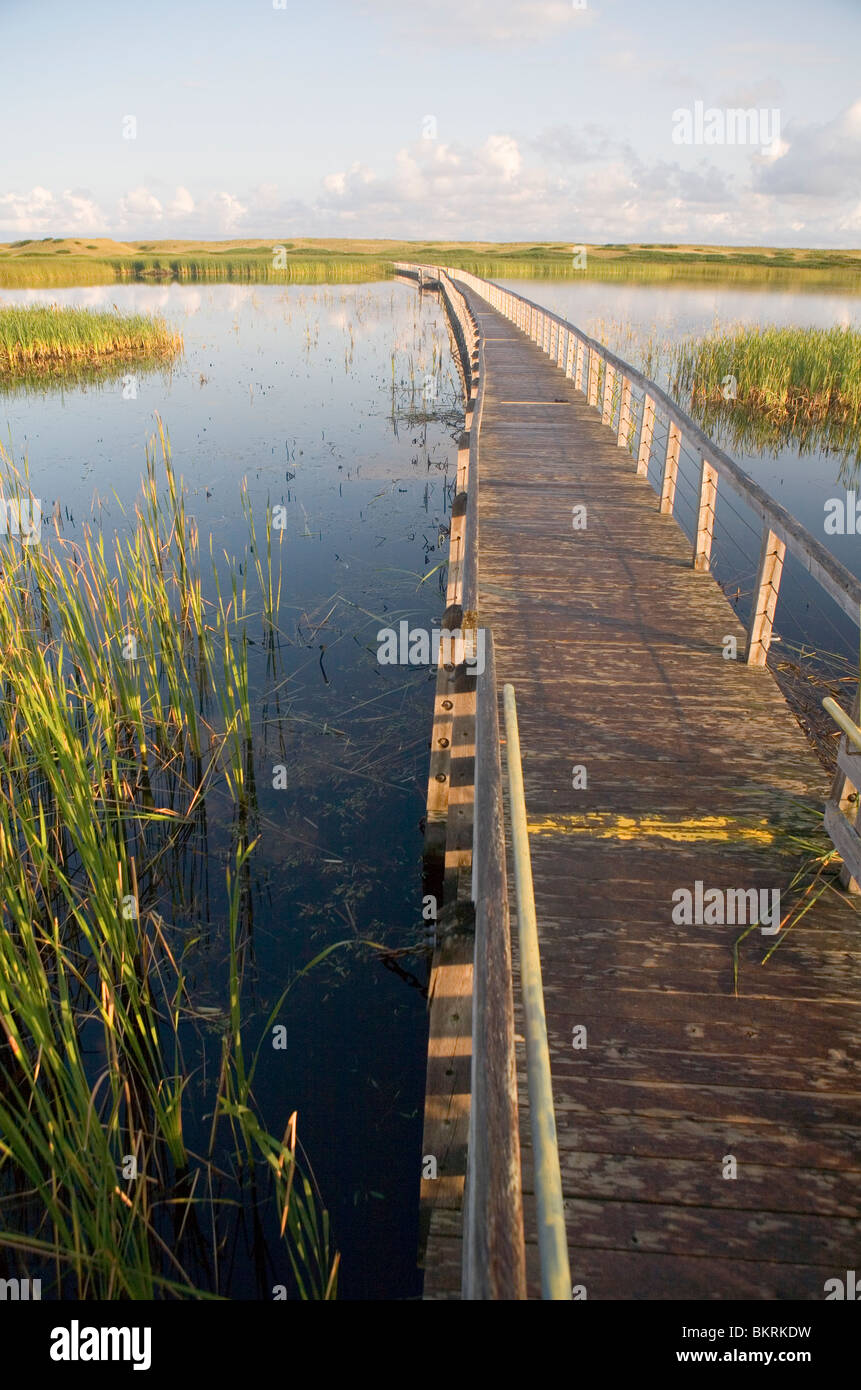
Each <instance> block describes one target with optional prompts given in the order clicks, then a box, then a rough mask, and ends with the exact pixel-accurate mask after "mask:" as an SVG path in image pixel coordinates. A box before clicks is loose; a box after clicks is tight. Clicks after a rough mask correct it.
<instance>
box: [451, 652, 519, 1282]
mask: <svg viewBox="0 0 861 1390" xmlns="http://www.w3.org/2000/svg"><path fill="white" fill-rule="evenodd" d="M485 638H486V641H485V668H484V671H483V673H482V674H481V675H480V676H479V677H478V688H477V691H476V721H475V724H476V728H475V820H474V824H473V842H472V864H473V879H472V882H473V887H472V897H473V902H474V903H475V966H474V973H473V995H472V1086H471V1090H472V1101H471V1108H470V1115H469V1159H468V1169H467V1180H466V1195H465V1210H464V1223H463V1230H464V1240H463V1296H464V1298H469V1299H484V1298H487V1299H522V1298H525V1297H526V1254H525V1246H524V1236H523V1201H522V1196H521V1175H520V1138H519V1131H518V1119H517V1068H516V1059H515V1049H514V995H513V990H512V983H511V929H510V922H509V912H508V883H507V870H506V860H505V830H504V825H503V810H502V767H501V759H500V741H499V712H498V707H497V690H496V662H495V659H494V651H493V635H492V633H491V632H490V631H486V632H485Z"/></svg>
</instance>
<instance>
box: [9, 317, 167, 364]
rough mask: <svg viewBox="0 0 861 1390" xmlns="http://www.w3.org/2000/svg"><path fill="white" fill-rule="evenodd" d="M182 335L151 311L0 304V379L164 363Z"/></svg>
mask: <svg viewBox="0 0 861 1390" xmlns="http://www.w3.org/2000/svg"><path fill="white" fill-rule="evenodd" d="M181 351H182V335H181V334H179V333H176V332H174V330H173V329H172V328H170V327H169V325H168V324H167V323H166V322H165V320H164V319H162V318H158V317H153V316H151V315H149V314H121V313H119V311H117V312H115V313H105V312H97V311H95V310H92V309H73V308H59V307H58V306H57V305H28V306H26V307H18V306H14V307H8V306H7V307H0V381H2V380H3V379H4V378H7V379H8V378H13V379H14V378H17V377H21V376H29V375H32V374H34V373H46V372H50V373H54V372H65V371H67V370H70V369H71V370H73V371H81V370H84V371H86V370H89V369H92V368H97V367H100V366H102V365H103V364H110V365H112V366H113V367H114V368H116V367H117V366H120V367H121V366H122V365H124V364H128V365H131V364H133V363H137V362H153V363H158V362H166V361H170V360H171V359H172V358H174V357H176V356H177V355H178V354H179V353H180V352H181Z"/></svg>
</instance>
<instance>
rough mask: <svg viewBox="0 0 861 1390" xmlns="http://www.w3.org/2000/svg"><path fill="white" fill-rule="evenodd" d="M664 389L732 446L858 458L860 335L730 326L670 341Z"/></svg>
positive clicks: (842, 329) (832, 330)
mask: <svg viewBox="0 0 861 1390" xmlns="http://www.w3.org/2000/svg"><path fill="white" fill-rule="evenodd" d="M672 358H673V360H672V388H673V391H674V393H675V394H676V395H677V396H678V397H679V398H684V397H685V396H687V397H688V398H689V401H690V407H691V410H692V412H693V413H695V415H696V416H697V418H698V419H699V420H700V421H701V422H702V423H703V424H704V425H705V426H706V428H715V427H716V426H720V427H721V431H722V433H723V435H724V437H726V438H728V439H729V441H730V442H731V443H732V444H734V445H735V446H736V447H744V448H750V447H757V448H763V447H773V448H777V447H780V446H781V445H783V444H789V443H793V444H795V445H796V446H798V447H799V448H801V449H803V450H808V449H813V448H815V449H825V450H834V451H839V452H846V451H854V453H855V456H856V457H861V333H859V332H858V330H857V329H854V328H848V327H837V328H795V327H789V328H784V327H775V326H767V327H756V328H748V327H738V328H732V329H723V330H717V331H715V332H714V333H712V334H710V335H708V336H706V337H704V338H698V339H687V340H685V341H684V342H682V343H680V344H677V345H676V347H675V348H674V349H673V354H672Z"/></svg>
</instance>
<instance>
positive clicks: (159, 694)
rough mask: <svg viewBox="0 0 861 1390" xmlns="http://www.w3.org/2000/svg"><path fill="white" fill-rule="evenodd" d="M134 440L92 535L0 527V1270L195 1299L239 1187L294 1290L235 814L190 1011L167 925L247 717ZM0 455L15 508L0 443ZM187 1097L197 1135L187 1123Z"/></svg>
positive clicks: (192, 567)
mask: <svg viewBox="0 0 861 1390" xmlns="http://www.w3.org/2000/svg"><path fill="white" fill-rule="evenodd" d="M158 447H159V455H160V465H161V470H162V472H163V474H164V477H165V479H166V483H167V487H166V492H165V493H163V494H162V493H160V491H159V479H158V471H159V470H158V468H157V462H156V460H157V454H156V441H153V443H152V444H151V446H150V448H149V449H148V452H147V476H146V479H145V480H144V483H143V488H142V494H141V499H140V501H139V503H138V505H137V507H136V508H135V512H134V515H133V516H132V517H130V518H128V523H129V524H128V526H127V527H126V528H125V530H124V531H122V532H121V533H120V534H118V535H117V537H116V538H115V540H114V541H113V543H112V544H110V545H109V544H107V543H106V541H105V538H104V536H103V535H101V534H96V533H93V532H91V531H87V532H85V535H84V538H83V541H82V543H81V544H74V543H71V542H67V541H65V540H64V539H63V538H62V536H61V535H60V533H59V531H58V530H57V531H55V532H54V533H53V534H51V535H48V534H46V531H47V528H44V530H43V534H42V537H41V543H38V542H37V543H27V540H26V539H24V538H22V537H21V536H15V535H11V534H6V535H5V536H2V537H0V652H2V654H3V655H2V659H0V1270H2V1271H3V1272H5V1273H11V1272H12V1269H13V1268H14V1269H17V1270H18V1271H19V1272H20V1273H22V1274H26V1273H27V1272H28V1271H30V1272H32V1270H33V1268H34V1265H35V1266H38V1269H39V1271H40V1274H41V1275H42V1277H43V1280H45V1279H47V1281H48V1288H47V1289H46V1296H54V1297H72V1298H80V1299H116V1298H135V1299H151V1298H154V1297H210V1296H219V1295H220V1293H221V1291H222V1287H223V1279H222V1275H221V1266H220V1262H222V1263H223V1262H224V1251H225V1249H226V1248H227V1247H228V1246H230V1245H231V1244H232V1243H233V1242H235V1238H236V1237H235V1231H236V1222H237V1221H238V1220H240V1219H241V1213H240V1209H241V1207H242V1205H243V1202H244V1203H245V1204H246V1206H247V1202H248V1200H249V1198H248V1194H249V1192H251V1193H252V1194H254V1197H253V1200H254V1221H255V1228H256V1224H257V1223H259V1220H260V1210H259V1209H260V1206H261V1202H262V1201H263V1199H264V1197H265V1200H266V1201H268V1202H270V1203H273V1204H274V1207H273V1226H274V1229H275V1230H276V1231H280V1235H281V1238H282V1240H283V1241H284V1242H285V1243H286V1247H287V1253H288V1256H289V1262H290V1265H291V1266H292V1269H293V1273H294V1277H295V1287H294V1290H293V1291H294V1293H298V1294H299V1296H300V1297H310V1298H331V1297H334V1295H335V1291H336V1282H337V1256H333V1253H332V1250H331V1238H330V1232H329V1226H328V1218H327V1216H326V1213H325V1212H324V1211H322V1210H321V1209H320V1207H319V1204H318V1202H317V1198H316V1196H315V1193H314V1190H313V1188H312V1186H311V1183H310V1182H309V1180H308V1178H307V1177H306V1176H305V1175H304V1174H303V1173H302V1172H300V1171H299V1168H298V1164H297V1156H296V1144H297V1141H296V1117H295V1115H292V1116H290V1117H289V1118H286V1120H285V1130H284V1134H283V1136H282V1137H280V1138H279V1137H277V1136H275V1135H272V1134H270V1133H268V1131H267V1130H266V1129H265V1128H264V1126H263V1125H262V1123H261V1121H260V1118H259V1116H258V1114H257V1111H256V1107H255V1103H254V1097H253V1093H252V1079H253V1067H251V1068H248V1067H247V1066H246V1063H245V1059H244V1043H245V1039H244V1035H245V1033H246V1032H247V1028H248V1025H247V1024H245V1023H244V1021H243V1019H242V1017H241V1009H240V999H241V982H242V969H243V960H244V957H245V948H246V943H245V942H244V940H243V924H242V903H243V892H244V886H243V885H244V883H245V878H244V870H245V866H246V864H247V861H248V858H249V856H250V855H251V854H252V853H253V850H254V841H253V840H250V839H249V838H248V835H247V833H246V830H245V824H246V818H245V817H244V816H243V814H242V813H241V811H240V812H239V813H237V815H236V817H235V834H234V845H235V849H234V853H233V857H232V862H231V864H230V867H229V868H228V870H227V873H226V892H225V898H226V901H227V903H228V907H229V911H228V916H229V922H228V923H227V927H228V931H227V937H228V941H227V948H226V949H227V963H226V979H225V994H226V997H225V1001H224V1006H223V1008H222V1009H221V1010H217V1009H216V1010H214V1009H212V1008H211V1007H210V1008H208V1009H206V1010H204V1009H203V1008H198V1007H196V1005H195V998H194V986H193V979H194V975H195V940H196V938H197V937H199V936H200V935H201V934H202V932H201V931H200V930H199V931H197V932H194V931H192V932H190V933H189V932H188V931H187V930H186V931H182V930H180V929H179V928H178V927H176V926H174V925H173V924H172V923H171V921H170V920H168V917H167V910H168V909H167V906H166V903H167V904H169V903H170V900H171V893H172V892H175V882H176V874H177V866H178V865H179V864H180V863H181V862H182V856H183V854H184V852H185V850H186V848H187V846H189V844H193V843H195V842H196V840H197V842H199V841H200V837H201V830H203V832H204V834H205V825H206V820H205V818H206V813H207V804H208V802H209V801H210V799H211V797H212V795H213V794H214V793H215V792H216V791H219V790H220V791H221V794H222V795H224V789H225V788H226V789H227V793H228V795H229V796H230V797H231V798H232V799H233V800H234V802H237V801H240V802H241V799H242V797H243V795H244V790H245V777H244V774H245V762H244V760H245V757H246V751H247V750H246V742H247V735H248V724H249V712H248V672H247V661H246V645H245V633H244V626H243V621H244V618H243V615H244V602H243V600H242V598H241V595H238V594H237V592H236V585H235V578H234V580H233V582H232V584H231V588H232V591H233V592H232V597H231V600H230V602H228V603H225V602H223V601H220V602H219V603H218V604H216V605H213V604H211V603H209V602H207V601H206V600H205V599H204V595H203V588H202V583H201V578H200V569H199V553H198V534H197V528H196V526H195V524H194V522H193V521H192V520H191V519H190V518H188V517H187V515H186V511H185V492H184V489H183V486H182V484H181V482H180V480H178V479H177V478H176V476H175V474H174V472H173V469H172V466H171V461H170V447H169V441H168V439H167V436H166V434H165V432H164V431H163V430H162V428H161V426H160V425H159V435H158ZM0 471H2V475H3V476H2V486H3V495H4V496H5V497H6V498H7V499H9V498H17V500H18V501H19V503H20V504H21V505H22V506H23V505H24V504H25V502H26V498H27V495H28V493H29V485H28V480H27V478H26V475H23V474H22V473H20V472H18V471H17V470H16V469H15V468H14V466H13V464H12V463H11V461H10V460H9V459H8V457H6V455H5V454H2V451H0ZM29 539H30V541H31V542H32V540H33V537H32V535H31V537H30V538H29ZM225 677H226V678H227V679H226V680H225ZM212 710H216V711H218V712H219V716H220V717H218V718H216V717H215V716H214V715H213V714H212V713H211V711H212ZM204 925H205V924H201V926H202V927H203V926H204ZM212 1014H217V1015H218V1016H219V1020H220V1021H219V1020H216V1022H215V1023H212V1021H211V1020H210V1019H208V1020H207V1021H208V1023H209V1026H214V1027H216V1028H219V1029H220V1030H221V1059H220V1069H219V1070H218V1072H217V1073H215V1074H212V1075H205V1076H204V1077H201V1076H199V1075H198V1074H197V1073H198V1072H199V1071H200V1065H199V1060H200V1054H199V1049H198V1048H197V1047H195V1046H194V1045H193V1042H194V1036H193V1035H194V1030H195V1028H196V1027H198V1026H199V1020H201V1019H202V1018H203V1017H204V1016H205V1015H212ZM190 1042H191V1043H192V1046H191V1047H190V1046H189V1043H190ZM187 1051H188V1052H193V1056H191V1057H190V1056H187V1055H186V1053H187ZM258 1051H259V1049H258ZM204 1071H205V1069H204ZM192 1093H193V1094H194V1096H195V1100H194V1101H192V1100H191V1099H190V1096H191V1094H192ZM201 1094H203V1112H204V1113H205V1114H207V1115H210V1116H211V1129H210V1135H209V1144H208V1147H207V1146H206V1145H205V1144H204V1146H203V1150H202V1151H201V1148H200V1144H199V1143H198V1145H197V1146H196V1147H193V1146H192V1145H191V1144H190V1143H189V1140H188V1138H187V1133H186V1130H187V1128H188V1122H189V1118H190V1115H191V1116H192V1118H194V1119H198V1118H199V1114H198V1113H194V1112H192V1111H191V1107H192V1105H194V1106H195V1109H196V1110H197V1107H199V1105H200V1099H201Z"/></svg>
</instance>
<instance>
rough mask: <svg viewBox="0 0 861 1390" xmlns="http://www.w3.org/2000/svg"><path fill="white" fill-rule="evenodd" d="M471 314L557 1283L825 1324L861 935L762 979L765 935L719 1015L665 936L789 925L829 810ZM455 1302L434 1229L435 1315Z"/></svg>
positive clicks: (705, 607)
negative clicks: (684, 913)
mask: <svg viewBox="0 0 861 1390" xmlns="http://www.w3.org/2000/svg"><path fill="white" fill-rule="evenodd" d="M466 293H467V295H468V297H469V299H470V302H471V304H472V306H473V308H474V310H475V311H476V312H477V313H478V314H479V317H480V322H481V325H482V330H483V333H484V338H485V355H486V378H485V393H486V394H485V403H484V416H483V423H482V429H481V440H480V465H479V479H480V482H479V499H480V506H479V596H480V601H479V617H480V622H481V623H482V624H486V625H489V626H491V627H492V628H493V631H494V637H495V642H496V660H497V673H498V679H499V684H500V686H501V685H502V683H503V682H506V681H510V682H512V683H513V684H514V686H515V688H516V692H517V703H518V713H519V720H520V736H521V742H522V747H523V772H524V779H525V789H526V804H527V812H528V817H529V824H530V834H531V847H532V860H533V872H534V878H535V896H536V907H537V915H538V925H539V933H540V941H541V956H542V968H543V974H544V990H545V998H546V1008H547V1019H548V1029H549V1037H550V1051H551V1064H552V1071H553V1084H554V1094H555V1101H556V1123H557V1128H558V1135H559V1144H560V1155H561V1165H562V1179H563V1190H564V1195H565V1205H566V1214H567V1225H568V1238H569V1251H570V1260H571V1274H572V1281H573V1283H574V1284H576V1285H583V1286H585V1289H586V1293H587V1297H588V1298H590V1299H627V1298H643V1299H662V1298H664V1299H683V1298H694V1299H710V1298H721V1299H727V1298H740V1299H772V1298H780V1299H822V1298H823V1297H824V1291H823V1285H824V1282H825V1280H826V1279H829V1278H833V1277H845V1272H846V1270H847V1269H855V1268H857V1267H858V1258H859V1252H861V1240H859V1221H858V1216H859V1193H861V1143H859V1140H861V1124H859V1087H858V1078H859V1060H861V1038H859V1026H858V1025H859V993H861V991H859V982H861V933H859V918H858V916H857V915H856V913H855V911H854V908H853V907H850V906H849V905H847V904H844V903H843V902H841V901H840V900H839V899H838V898H837V897H836V896H835V895H833V894H828V895H827V897H826V898H825V899H821V900H820V902H819V903H818V904H817V905H816V906H815V907H814V909H813V910H812V911H811V912H809V913H808V915H807V916H806V917H805V918H804V919H803V920H802V921H801V922H800V924H799V925H798V926H796V927H794V928H793V929H792V931H791V932H790V933H789V935H788V936H787V938H786V940H785V943H784V944H783V945H781V947H780V948H779V949H778V951H777V952H776V954H775V955H774V956H773V957H772V959H771V960H770V961H769V962H768V963H767V964H765V965H763V964H761V961H762V957H763V955H764V954H765V950H766V949H768V947H769V946H770V945H772V944H773V940H774V938H773V937H770V936H764V935H762V934H760V932H759V931H758V930H755V931H754V932H752V933H751V934H750V935H749V936H748V938H747V940H746V941H745V942H744V943H743V944H742V946H741V948H740V965H741V970H740V982H739V995H738V997H736V996H735V994H734V987H733V958H732V948H733V943H734V941H735V940H736V938H737V937H738V936H739V934H740V931H741V930H742V929H741V928H737V927H734V926H708V925H691V926H677V925H674V923H673V921H672V911H673V901H672V893H673V890H674V889H677V888H689V889H691V890H693V888H694V884H695V882H696V881H697V880H699V881H701V882H702V883H703V884H704V885H705V887H706V888H712V887H717V888H721V889H729V888H751V887H755V888H768V889H771V888H780V889H781V890H782V892H783V893H784V899H783V906H784V909H785V907H786V906H787V903H788V899H787V897H786V890H787V889H788V885H789V882H790V880H791V878H792V875H793V873H794V872H795V870H796V869H797V868H798V867H799V864H800V862H801V858H802V856H801V855H800V854H799V852H798V850H797V847H795V846H794V845H793V844H792V843H791V842H790V841H789V839H788V836H789V835H791V834H792V833H793V830H794V828H796V827H798V825H799V824H800V821H799V810H798V804H797V803H798V802H799V800H803V799H806V800H807V801H808V802H810V801H813V802H814V803H818V804H819V806H820V808H821V803H822V799H823V797H824V796H825V794H826V791H827V779H826V776H825V773H824V772H823V770H822V768H821V766H820V764H819V763H818V761H817V759H816V758H815V756H814V754H813V753H812V752H811V751H810V749H809V746H808V744H807V742H806V740H805V738H804V736H803V734H802V732H801V730H800V729H799V727H798V725H797V723H796V721H795V719H794V717H793V716H792V714H791V713H790V711H789V708H788V706H787V705H786V703H785V701H784V699H783V696H782V695H781V693H780V691H779V690H778V687H777V685H776V683H775V681H774V679H773V677H772V675H771V674H770V672H769V671H768V670H767V669H756V668H753V667H748V666H746V665H745V664H744V660H743V657H744V651H745V633H744V631H743V629H742V628H741V626H740V624H739V622H738V619H737V617H736V616H735V614H734V612H733V609H732V607H731V606H730V604H729V603H728V602H727V600H726V599H725V597H724V595H723V594H722V592H721V590H720V589H719V587H718V585H717V584H716V583H715V581H714V580H713V579H712V577H711V576H710V575H707V574H698V573H696V572H695V571H694V570H693V568H692V566H691V544H690V542H689V541H688V540H687V539H686V538H685V536H684V535H683V533H682V531H681V529H680V528H679V526H678V524H677V523H676V522H675V521H674V520H673V519H672V518H671V517H667V516H662V515H660V514H659V510H658V499H657V497H656V495H655V493H654V491H653V490H652V488H651V487H650V486H649V484H648V483H647V482H646V481H645V480H642V479H638V478H637V477H636V476H635V467H634V461H633V460H632V458H631V457H630V455H629V454H628V453H627V452H626V451H624V450H622V449H619V448H618V447H617V446H616V442H615V438H614V436H613V434H612V433H611V432H610V430H609V429H607V428H605V427H603V426H602V425H601V421H600V415H599V413H598V412H597V411H595V410H590V409H589V408H588V407H587V405H586V403H585V400H584V398H583V396H582V395H581V394H580V393H579V392H576V391H575V388H574V384H573V382H572V381H570V380H567V379H566V378H565V376H564V375H563V373H562V372H561V371H559V370H558V369H557V368H555V367H554V366H553V365H552V364H551V363H550V361H549V359H548V358H547V357H546V356H545V355H544V354H543V353H542V352H541V351H540V349H539V348H538V347H536V346H534V345H533V344H532V343H531V342H530V341H529V340H528V339H527V338H526V337H525V335H523V334H522V333H520V332H519V331H518V330H517V329H516V328H514V327H513V326H512V325H511V324H510V323H509V322H508V321H507V320H505V319H504V318H503V317H502V316H500V315H499V314H497V313H496V312H494V311H493V310H492V309H490V308H489V306H488V305H487V304H486V302H485V301H484V300H483V299H481V298H480V297H479V296H478V295H476V294H474V293H473V292H472V291H466ZM581 503H585V504H586V506H587V509H588V512H587V515H588V524H587V529H586V530H585V531H582V530H581V531H575V530H574V529H573V528H572V507H573V506H574V505H576V504H581ZM727 634H734V635H735V636H736V637H737V638H738V650H739V656H740V659H739V660H738V661H728V660H725V659H724V657H723V644H724V638H725V636H726V635H727ZM575 764H582V765H584V766H585V768H586V771H587V777H588V786H587V788H586V789H581V790H575V789H574V788H573V787H572V768H573V767H574V765H575ZM512 911H513V893H512ZM512 933H513V934H514V935H515V942H516V926H515V923H514V922H512ZM515 956H516V949H515ZM515 967H516V960H515ZM518 996H519V984H518V982H517V981H516V982H515V997H516V998H518ZM580 1025H585V1027H586V1030H587V1047H586V1048H585V1050H575V1048H574V1047H573V1045H572V1038H573V1030H574V1029H575V1027H578V1026H580ZM518 1031H522V1029H521V1028H520V1024H519V1020H518ZM520 1052H521V1056H520V1059H519V1061H520V1076H519V1090H520V1096H519V1098H520V1106H521V1141H522V1145H523V1155H524V1190H525V1193H526V1194H527V1195H526V1219H527V1242H528V1244H527V1260H528V1264H529V1266H530V1276H531V1290H532V1293H533V1294H534V1293H535V1291H536V1273H537V1271H536V1256H537V1247H536V1237H535V1225H534V1204H533V1202H532V1200H531V1196H530V1193H531V1172H530V1161H531V1156H530V1138H529V1116H528V1105H527V1097H526V1088H525V1070H524V1058H523V1055H522V1052H523V1048H522V1044H520ZM729 1156H732V1157H733V1158H734V1159H735V1161H736V1165H737V1174H738V1175H737V1177H736V1178H734V1179H733V1178H726V1177H724V1176H723V1173H724V1170H725V1168H726V1166H727V1159H728V1157H729ZM459 1283H460V1245H459V1216H458V1214H457V1213H456V1212H446V1211H441V1212H439V1213H437V1215H436V1216H435V1217H434V1223H433V1227H432V1231H431V1240H430V1244H429V1247H428V1252H427V1260H426V1276H425V1297H426V1298H452V1297H457V1296H458V1289H459Z"/></svg>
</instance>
